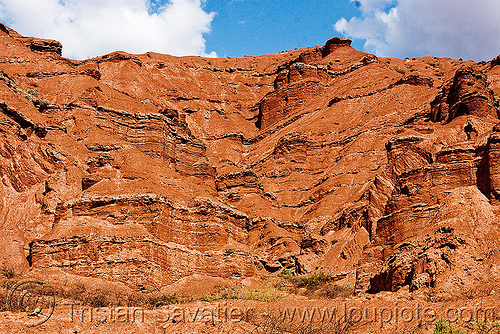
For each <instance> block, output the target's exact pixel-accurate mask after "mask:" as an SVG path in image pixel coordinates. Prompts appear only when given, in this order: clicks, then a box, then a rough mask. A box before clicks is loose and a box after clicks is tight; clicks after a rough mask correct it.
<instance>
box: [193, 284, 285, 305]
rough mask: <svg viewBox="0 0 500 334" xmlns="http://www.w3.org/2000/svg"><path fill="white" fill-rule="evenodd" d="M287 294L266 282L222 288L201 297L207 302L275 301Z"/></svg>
mask: <svg viewBox="0 0 500 334" xmlns="http://www.w3.org/2000/svg"><path fill="white" fill-rule="evenodd" d="M285 296H286V293H284V292H283V291H280V290H278V289H277V288H275V287H273V286H271V285H269V284H265V285H262V286H260V287H258V288H255V289H251V288H227V287H224V288H220V289H219V291H218V292H216V293H214V294H209V295H206V296H202V297H200V298H199V299H200V300H201V301H205V302H213V301H216V300H224V299H243V300H257V301H261V302H273V301H276V300H278V299H281V298H283V297H285Z"/></svg>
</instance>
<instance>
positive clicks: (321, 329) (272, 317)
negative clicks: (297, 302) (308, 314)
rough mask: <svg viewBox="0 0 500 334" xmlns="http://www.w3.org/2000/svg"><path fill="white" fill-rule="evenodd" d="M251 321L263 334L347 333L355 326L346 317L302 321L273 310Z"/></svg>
mask: <svg viewBox="0 0 500 334" xmlns="http://www.w3.org/2000/svg"><path fill="white" fill-rule="evenodd" d="M251 322H252V324H253V325H256V326H257V327H258V331H257V333H262V334H279V333H287V334H346V333H351V332H352V331H353V329H354V327H355V325H354V323H353V322H352V321H345V319H344V318H340V319H338V320H336V321H331V322H313V321H310V322H300V321H290V320H289V319H287V318H286V317H284V316H282V314H277V313H272V312H271V314H269V316H267V317H265V318H263V319H252V321H251Z"/></svg>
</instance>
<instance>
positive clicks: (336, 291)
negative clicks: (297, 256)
mask: <svg viewBox="0 0 500 334" xmlns="http://www.w3.org/2000/svg"><path fill="white" fill-rule="evenodd" d="M278 277H279V278H281V279H282V280H284V281H285V282H288V283H289V284H291V285H292V286H291V287H290V286H286V285H285V284H281V286H282V287H285V288H287V290H288V291H289V292H294V293H297V292H298V289H300V288H305V292H302V293H303V294H305V295H307V296H310V297H313V298H330V299H335V298H346V297H349V296H352V295H353V294H354V288H353V287H349V286H347V287H345V286H342V285H338V284H335V283H333V282H330V280H331V279H332V277H331V275H329V274H327V273H325V272H322V271H318V272H313V273H310V274H306V275H297V276H294V275H293V273H292V272H291V271H290V270H288V269H283V270H282V271H281V272H280V273H279V274H278Z"/></svg>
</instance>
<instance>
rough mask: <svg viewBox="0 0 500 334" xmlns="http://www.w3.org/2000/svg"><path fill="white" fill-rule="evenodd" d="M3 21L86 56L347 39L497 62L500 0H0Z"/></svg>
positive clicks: (235, 51)
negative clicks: (335, 38) (332, 38)
mask: <svg viewBox="0 0 500 334" xmlns="http://www.w3.org/2000/svg"><path fill="white" fill-rule="evenodd" d="M0 21H1V22H3V23H5V24H7V25H8V26H10V27H12V28H13V29H15V30H17V31H18V32H19V33H21V34H23V35H25V36H35V37H40V38H51V39H56V40H59V41H60V42H62V44H63V55H64V56H66V57H68V58H74V59H85V58H90V57H95V56H99V55H104V54H106V53H110V52H113V51H126V52H129V53H144V52H148V51H154V52H159V53H167V54H172V55H178V56H182V55H201V56H210V57H215V56H219V57H223V56H244V55H260V54H268V53H276V52H280V51H284V50H291V49H295V48H302V47H310V46H316V45H322V44H324V43H325V42H326V41H327V40H328V39H329V38H331V37H333V36H342V37H349V38H351V39H352V40H353V44H352V45H353V46H354V47H355V48H356V49H358V50H363V51H366V52H370V53H373V54H376V55H378V56H389V57H397V58H404V57H417V56H426V55H432V56H438V57H452V58H464V59H473V60H476V61H480V60H491V59H492V58H494V57H496V56H497V55H499V54H500V1H499V0H310V1H298V0H267V1H264V0H0Z"/></svg>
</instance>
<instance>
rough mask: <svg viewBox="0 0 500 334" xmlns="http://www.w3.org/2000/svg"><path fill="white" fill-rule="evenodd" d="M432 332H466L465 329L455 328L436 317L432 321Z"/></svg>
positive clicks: (445, 333)
mask: <svg viewBox="0 0 500 334" xmlns="http://www.w3.org/2000/svg"><path fill="white" fill-rule="evenodd" d="M432 333H433V334H466V332H465V331H461V330H458V329H455V327H453V325H452V324H451V323H450V322H449V321H447V320H443V319H437V320H436V321H435V322H434V330H433V332H432Z"/></svg>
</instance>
